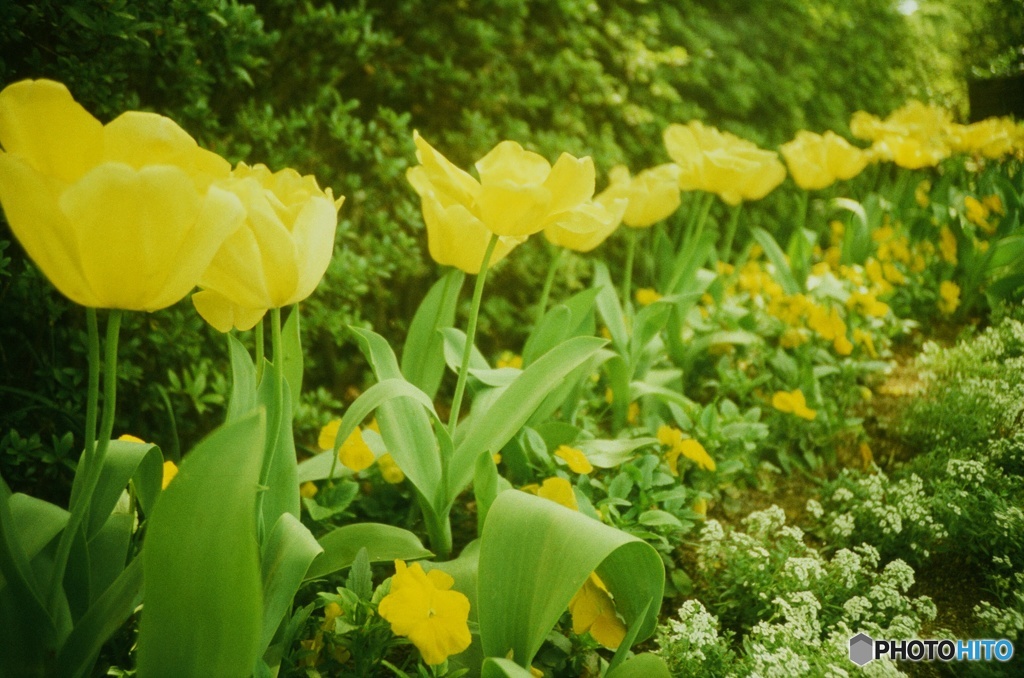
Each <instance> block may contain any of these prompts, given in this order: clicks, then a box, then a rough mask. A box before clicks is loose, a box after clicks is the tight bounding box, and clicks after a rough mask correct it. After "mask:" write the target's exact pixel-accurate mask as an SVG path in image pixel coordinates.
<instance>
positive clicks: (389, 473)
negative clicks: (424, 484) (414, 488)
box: [377, 452, 405, 485]
mask: <svg viewBox="0 0 1024 678" xmlns="http://www.w3.org/2000/svg"><path fill="white" fill-rule="evenodd" d="M377 468H378V469H380V476H381V478H383V479H384V482H386V483H390V484H391V485H397V484H399V483H400V482H402V481H403V480H405V473H403V472H402V469H401V468H399V467H398V463H397V462H395V459H394V457H392V456H391V454H390V453H389V452H385V453H384V454H382V455H380V458H379V459H378V460H377Z"/></svg>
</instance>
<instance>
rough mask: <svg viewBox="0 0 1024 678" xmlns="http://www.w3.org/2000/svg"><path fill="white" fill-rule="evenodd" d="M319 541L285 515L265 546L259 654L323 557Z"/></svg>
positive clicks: (291, 517)
mask: <svg viewBox="0 0 1024 678" xmlns="http://www.w3.org/2000/svg"><path fill="white" fill-rule="evenodd" d="M323 551H324V550H323V548H322V547H321V546H320V544H318V543H317V541H316V539H315V538H314V537H313V535H312V534H311V533H310V531H309V530H308V529H307V528H306V526H305V525H303V524H302V523H300V522H299V519H298V518H296V517H295V516H293V515H291V514H290V513H285V514H282V515H281V517H280V518H278V520H277V524H276V525H274V529H273V530H271V532H270V536H269V537H268V538H267V541H266V543H265V544H264V545H263V558H262V564H261V568H260V569H261V572H262V574H263V629H262V631H261V632H260V642H259V648H260V654H262V653H263V650H265V649H266V648H267V646H268V645H270V641H271V640H272V639H273V637H274V632H275V631H277V627H278V626H280V625H281V620H282V619H284V618H285V616H286V615H287V614H288V613H289V612H290V611H291V608H292V600H294V598H295V594H296V592H297V591H298V590H299V586H301V585H302V581H303V579H304V578H305V576H306V572H307V570H309V565H310V563H312V562H313V560H314V559H315V558H316V557H317V556H318V555H320V554H321V553H323Z"/></svg>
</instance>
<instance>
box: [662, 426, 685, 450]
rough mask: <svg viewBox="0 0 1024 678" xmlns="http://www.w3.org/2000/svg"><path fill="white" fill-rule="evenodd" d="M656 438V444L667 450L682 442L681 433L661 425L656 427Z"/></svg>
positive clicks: (671, 427) (672, 427)
mask: <svg viewBox="0 0 1024 678" xmlns="http://www.w3.org/2000/svg"><path fill="white" fill-rule="evenodd" d="M657 436H658V442H659V443H661V444H662V445H664V446H665V447H668V448H669V449H671V448H673V447H675V446H676V445H678V444H679V443H681V442H683V432H682V431H680V430H679V429H677V428H675V427H674V426H669V425H668V424H662V425H661V426H659V427H658V433H657Z"/></svg>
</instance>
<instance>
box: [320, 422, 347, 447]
mask: <svg viewBox="0 0 1024 678" xmlns="http://www.w3.org/2000/svg"><path fill="white" fill-rule="evenodd" d="M339 428H341V419H334V420H332V421H331V422H330V423H328V424H327V425H326V426H324V427H323V428H322V429H320V437H319V438H317V443H316V444H317V445H318V446H319V447H320V449H321V450H333V449H334V440H335V439H336V438H337V437H338V429H339Z"/></svg>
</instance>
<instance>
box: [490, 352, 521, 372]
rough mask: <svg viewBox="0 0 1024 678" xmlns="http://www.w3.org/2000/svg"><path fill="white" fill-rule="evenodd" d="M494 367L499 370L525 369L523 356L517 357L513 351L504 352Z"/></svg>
mask: <svg viewBox="0 0 1024 678" xmlns="http://www.w3.org/2000/svg"><path fill="white" fill-rule="evenodd" d="M494 366H495V367H497V368H498V369H501V368H503V367H514V368H516V369H517V370H521V369H523V356H521V355H516V354H515V353H513V352H512V351H502V352H501V355H500V356H498V359H497V360H496V361H495V363H494Z"/></svg>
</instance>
